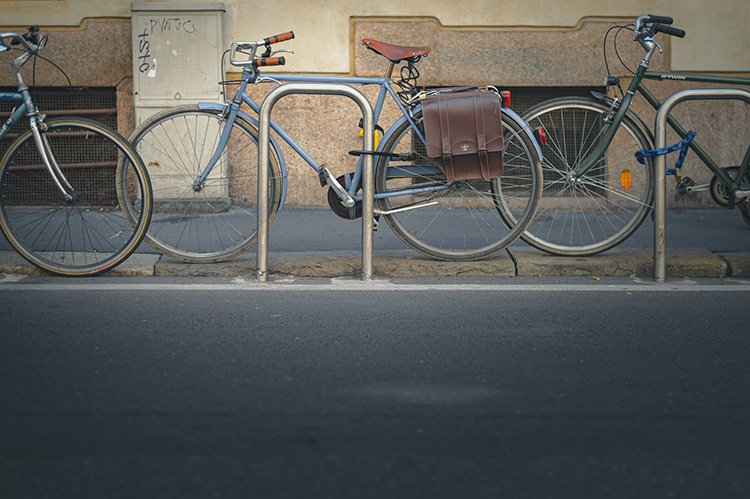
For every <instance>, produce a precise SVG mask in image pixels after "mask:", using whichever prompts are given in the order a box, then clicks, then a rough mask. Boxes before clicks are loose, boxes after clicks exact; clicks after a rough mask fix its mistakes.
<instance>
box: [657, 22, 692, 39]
mask: <svg viewBox="0 0 750 499" xmlns="http://www.w3.org/2000/svg"><path fill="white" fill-rule="evenodd" d="M653 29H654V33H664V34H665V35H669V36H676V37H677V38H685V30H684V29H679V28H673V27H672V26H665V25H663V24H654V26H653Z"/></svg>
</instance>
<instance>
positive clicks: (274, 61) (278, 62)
mask: <svg viewBox="0 0 750 499" xmlns="http://www.w3.org/2000/svg"><path fill="white" fill-rule="evenodd" d="M253 63H254V65H255V66H256V67H257V66H283V65H284V64H286V59H284V57H283V56H282V57H257V58H256V59H254V60H253Z"/></svg>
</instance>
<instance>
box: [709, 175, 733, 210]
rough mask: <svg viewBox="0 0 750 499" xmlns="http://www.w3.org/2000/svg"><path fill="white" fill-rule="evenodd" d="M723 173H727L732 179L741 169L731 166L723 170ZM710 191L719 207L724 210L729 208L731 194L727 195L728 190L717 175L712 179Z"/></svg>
mask: <svg viewBox="0 0 750 499" xmlns="http://www.w3.org/2000/svg"><path fill="white" fill-rule="evenodd" d="M722 171H724V173H726V174H727V175H729V176H730V177H732V178H734V177H735V175H737V172H738V171H739V167H737V166H729V167H727V168H722ZM710 191H711V197H712V198H713V199H714V201H716V204H718V205H719V206H723V207H724V208H729V194H728V193H727V188H726V186H725V185H724V184H723V183H722V182H721V180H719V177H717V176H716V175H714V176H713V177H711V189H710Z"/></svg>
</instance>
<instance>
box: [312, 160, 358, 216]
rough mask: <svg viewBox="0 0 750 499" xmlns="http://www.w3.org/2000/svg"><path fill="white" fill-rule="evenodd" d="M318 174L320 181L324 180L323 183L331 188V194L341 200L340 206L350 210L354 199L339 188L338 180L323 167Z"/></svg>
mask: <svg viewBox="0 0 750 499" xmlns="http://www.w3.org/2000/svg"><path fill="white" fill-rule="evenodd" d="M318 174H319V175H320V177H321V179H322V178H325V183H326V184H328V185H329V186H331V189H333V192H335V193H336V195H337V196H338V197H339V199H341V204H342V205H344V206H346V207H347V208H351V207H352V206H354V204H355V201H354V198H353V197H351V196H350V195H349V193H348V192H347V191H346V189H344V188H343V187H342V186H341V184H339V182H338V180H336V177H334V176H333V175H332V174H331V172H329V171H328V168H326V167H325V166H324V167H323V168H321V169H320V172H319V173H318Z"/></svg>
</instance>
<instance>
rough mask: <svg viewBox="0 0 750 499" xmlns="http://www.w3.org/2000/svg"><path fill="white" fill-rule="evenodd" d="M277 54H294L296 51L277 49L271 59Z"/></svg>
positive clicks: (272, 53)
mask: <svg viewBox="0 0 750 499" xmlns="http://www.w3.org/2000/svg"><path fill="white" fill-rule="evenodd" d="M276 54H294V50H290V49H276V50H274V51H273V52H271V54H270V56H269V57H273V56H275V55H276Z"/></svg>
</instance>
